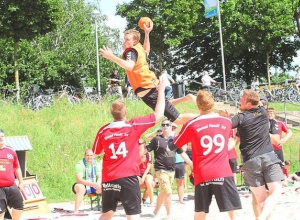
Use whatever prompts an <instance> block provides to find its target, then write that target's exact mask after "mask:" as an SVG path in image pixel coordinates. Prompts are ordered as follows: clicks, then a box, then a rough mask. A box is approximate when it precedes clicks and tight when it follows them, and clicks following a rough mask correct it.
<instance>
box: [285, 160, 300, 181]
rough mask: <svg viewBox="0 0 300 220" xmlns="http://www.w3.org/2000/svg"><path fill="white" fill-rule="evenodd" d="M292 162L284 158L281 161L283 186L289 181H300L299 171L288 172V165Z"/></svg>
mask: <svg viewBox="0 0 300 220" xmlns="http://www.w3.org/2000/svg"><path fill="white" fill-rule="evenodd" d="M291 165H292V162H291V161H290V160H286V161H284V163H283V167H282V173H283V175H284V180H283V181H282V185H283V186H288V185H289V184H290V183H294V181H295V180H296V181H298V182H299V181H300V177H299V176H300V172H299V171H298V172H296V173H292V174H290V173H289V172H290V167H291Z"/></svg>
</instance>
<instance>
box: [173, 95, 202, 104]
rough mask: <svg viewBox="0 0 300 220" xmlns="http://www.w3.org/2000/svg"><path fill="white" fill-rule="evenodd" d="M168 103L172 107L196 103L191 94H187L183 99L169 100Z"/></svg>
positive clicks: (194, 97)
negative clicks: (183, 103) (184, 103)
mask: <svg viewBox="0 0 300 220" xmlns="http://www.w3.org/2000/svg"><path fill="white" fill-rule="evenodd" d="M169 102H170V103H171V104H172V105H173V106H175V105H178V104H180V103H182V102H195V103H196V96H194V95H192V94H187V95H186V96H184V97H180V98H177V99H171V100H169Z"/></svg>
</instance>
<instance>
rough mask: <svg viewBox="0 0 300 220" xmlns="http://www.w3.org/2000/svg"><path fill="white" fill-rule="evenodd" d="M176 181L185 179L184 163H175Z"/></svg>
mask: <svg viewBox="0 0 300 220" xmlns="http://www.w3.org/2000/svg"><path fill="white" fill-rule="evenodd" d="M175 179H180V180H183V179H184V162H182V163H175Z"/></svg>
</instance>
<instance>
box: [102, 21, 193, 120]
mask: <svg viewBox="0 0 300 220" xmlns="http://www.w3.org/2000/svg"><path fill="white" fill-rule="evenodd" d="M144 27H145V28H144V30H145V40H144V45H143V46H142V45H141V44H140V43H139V41H140V37H141V35H140V32H139V31H137V30H134V29H129V30H127V31H125V34H124V41H123V49H124V52H123V59H121V58H119V57H117V56H116V55H114V54H113V52H112V51H111V50H110V49H109V48H108V47H105V46H103V48H102V49H100V54H101V55H102V56H103V57H104V58H106V59H109V60H111V61H113V62H114V63H116V64H117V65H119V66H120V67H122V68H124V69H125V70H126V74H127V76H128V79H129V82H130V84H131V86H132V89H133V91H134V93H135V94H137V96H139V97H140V98H141V99H142V100H143V102H144V103H146V104H147V105H148V106H149V107H150V108H152V109H153V110H154V108H155V103H156V101H157V95H158V94H157V90H156V89H155V85H157V84H158V79H157V77H156V75H155V73H154V72H153V71H151V70H150V69H149V64H148V62H147V56H148V55H149V53H150V39H149V34H150V32H151V31H152V29H153V22H151V23H150V27H147V26H146V25H144ZM184 101H195V100H194V96H192V95H190V94H189V95H187V96H185V97H181V98H178V99H175V100H174V101H172V102H174V104H173V105H172V104H171V103H170V102H169V101H168V100H166V104H165V105H166V108H165V112H164V115H165V116H166V117H167V118H168V119H169V120H170V121H172V122H175V123H176V124H183V123H184V122H186V121H187V120H190V119H192V118H194V117H196V116H197V115H195V114H191V113H185V114H179V112H178V111H177V110H176V108H174V105H175V104H178V103H181V102H184Z"/></svg>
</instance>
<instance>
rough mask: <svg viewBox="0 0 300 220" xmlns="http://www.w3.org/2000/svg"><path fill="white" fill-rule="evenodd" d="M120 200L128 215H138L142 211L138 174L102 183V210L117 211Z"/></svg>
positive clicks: (104, 211)
mask: <svg viewBox="0 0 300 220" xmlns="http://www.w3.org/2000/svg"><path fill="white" fill-rule="evenodd" d="M119 201H121V203H122V205H123V207H124V210H125V213H126V215H137V214H140V213H141V212H142V210H141V191H140V184H139V180H138V178H137V177H136V176H130V177H124V178H120V179H116V180H113V181H111V182H103V183H102V212H103V213H106V212H108V211H114V212H115V211H116V209H117V204H118V202H119Z"/></svg>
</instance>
